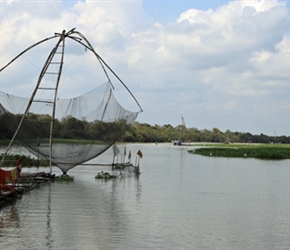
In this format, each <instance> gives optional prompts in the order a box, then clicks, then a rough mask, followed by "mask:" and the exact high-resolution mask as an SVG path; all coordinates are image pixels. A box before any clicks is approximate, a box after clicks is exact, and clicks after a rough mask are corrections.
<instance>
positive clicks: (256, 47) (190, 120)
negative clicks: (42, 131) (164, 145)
mask: <svg viewBox="0 0 290 250" xmlns="http://www.w3.org/2000/svg"><path fill="white" fill-rule="evenodd" d="M289 8H290V1H278V0H235V1H215V0H209V1H207V0H203V1H201V0H191V1H190V0H188V1H186V0H184V1H182V0H179V1H169V0H163V1H162V0H159V1H157V0H151V1H150V0H143V1H142V0H136V1H134V0H127V1H125V0H112V1H110V0H106V1H97V0H96V1H66V0H62V1H58V0H54V1H53V0H51V1H39V0H34V1H33V0H30V1H25V0H21V1H14V0H7V1H3V0H2V1H0V37H1V39H0V55H1V56H0V68H2V67H3V66H4V65H6V63H8V62H9V61H10V60H12V58H14V57H15V56H16V55H17V54H18V53H20V52H21V51H23V50H24V49H26V48H27V47H29V46H30V45H32V44H34V43H36V42H38V41H39V40H42V39H44V38H47V37H50V36H53V34H54V33H55V32H61V31H62V30H67V31H68V30H71V29H72V28H76V30H78V31H80V32H81V33H82V34H83V35H85V37H86V38H87V39H88V40H89V41H90V43H91V44H92V45H93V47H94V48H95V50H96V51H97V52H98V53H99V55H100V56H101V57H102V58H103V59H104V60H105V61H106V62H107V63H108V65H110V67H111V68H112V69H113V70H114V71H115V72H116V73H117V74H118V76H119V77H120V78H121V79H122V80H123V82H124V83H125V84H126V85H127V87H128V88H129V89H130V90H131V92H132V93H133V94H134V96H135V97H136V98H137V100H138V102H139V103H140V105H141V107H142V109H143V112H142V113H140V114H139V116H138V118H137V121H138V122H140V123H148V124H151V125H155V124H157V125H165V124H171V125H172V126H177V125H179V124H180V123H181V117H182V116H183V118H184V120H185V123H186V126H187V127H188V128H197V129H200V130H202V129H209V130H211V129H213V128H218V129H219V130H221V131H223V132H225V131H226V130H230V131H233V132H234V131H238V132H250V133H252V134H261V133H263V134H266V135H270V136H271V135H286V136H290V98H289V97H290V11H289ZM47 46H48V45H47ZM45 53H46V54H45ZM47 55H48V54H47V52H45V49H44V48H43V49H39V50H38V51H37V53H36V52H35V54H34V55H29V56H31V57H29V56H28V55H27V56H26V55H25V56H24V59H20V60H19V61H20V62H18V64H17V63H16V65H15V66H11V69H10V66H9V67H8V68H7V69H5V70H3V71H1V72H0V90H1V91H4V92H7V93H13V94H15V95H20V96H29V95H30V94H31V89H32V88H31V86H33V84H34V85H35V80H36V79H37V77H38V75H37V74H39V73H38V72H39V70H40V69H41V68H42V65H41V63H40V62H41V60H43V58H45V57H46V56H47ZM86 60H87V54H86V53H84V51H79V50H78V52H75V54H74V53H71V54H69V56H68V59H67V61H65V63H67V65H68V66H69V65H72V64H74V63H76V61H78V62H79V64H77V63H76V65H81V64H82V65H83V66H85V61H86ZM88 62H90V63H91V61H90V60H88ZM28 65H29V66H28ZM26 66H28V67H29V70H28V69H27V68H26ZM91 66H92V64H89V65H88V66H85V67H86V69H89V68H92V67H91ZM13 67H14V68H13ZM15 72H17V73H15ZM82 73H83V71H82V69H81V67H79V70H74V71H73V73H72V75H71V79H70V80H71V81H70V83H68V82H67V83H64V89H65V90H63V92H61V94H64V92H68V93H70V94H71V95H76V96H77V95H79V94H80V93H81V92H83V91H89V90H90V89H91V88H92V84H85V85H83V84H81V83H82V82H85V81H84V78H85V77H87V78H89V77H91V76H90V74H87V73H85V74H82ZM74 74H75V75H74ZM80 75H82V76H81V77H83V80H79V81H78V82H76V83H74V82H73V80H75V79H80ZM91 82H94V79H91ZM116 91H118V88H116ZM121 93H123V92H122V91H121ZM119 98H120V102H121V103H122V102H124V106H125V107H126V108H128V109H129V110H133V111H138V106H136V105H135V104H134V103H131V102H129V101H128V99H129V98H128V97H127V96H126V97H125V96H123V94H121V95H119Z"/></svg>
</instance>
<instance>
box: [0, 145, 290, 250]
mask: <svg viewBox="0 0 290 250" xmlns="http://www.w3.org/2000/svg"><path fill="white" fill-rule="evenodd" d="M139 149H140V150H141V151H142V152H143V159H142V161H141V175H140V176H139V178H136V177H135V176H134V175H124V176H123V177H122V178H121V177H119V178H117V179H114V180H109V181H103V180H97V179H95V175H96V174H97V173H98V172H99V171H101V170H110V169H109V168H108V167H94V166H80V167H77V168H75V169H72V170H70V171H69V172H68V174H70V175H72V176H74V178H75V180H74V182H72V183H58V182H54V183H51V184H50V185H44V186H41V187H40V188H38V189H35V190H32V191H30V192H28V193H25V194H24V195H23V196H22V198H21V199H17V200H16V201H15V202H14V203H12V204H10V205H8V206H5V207H3V208H1V209H0V249H5V250H10V249H13V250H15V249H21V250H22V249H24V250H26V249H37V250H39V249H69V250H74V249H75V250H80V249H84V250H90V249H101V250H104V249H231V250H232V249H242V250H244V249H269V250H273V249H290V235H289V232H290V161H288V160H284V161H261V160H254V159H227V158H214V157H202V156H198V155H192V154H188V153H187V149H188V148H186V147H179V146H172V145H169V144H157V145H153V144H127V154H128V151H129V150H131V152H132V155H133V161H134V159H135V154H136V152H137V151H138V150H139ZM94 162H99V163H100V162H103V163H111V162H112V152H111V151H110V150H109V151H107V152H106V153H105V154H104V155H103V156H101V157H99V158H97V159H96V160H94ZM53 170H54V172H55V173H56V174H60V173H61V172H60V171H59V170H58V169H53ZM24 171H48V169H38V170H37V169H29V170H26V169H24Z"/></svg>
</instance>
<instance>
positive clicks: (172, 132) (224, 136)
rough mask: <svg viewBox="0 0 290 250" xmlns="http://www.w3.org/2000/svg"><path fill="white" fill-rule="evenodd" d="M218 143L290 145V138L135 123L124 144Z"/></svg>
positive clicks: (182, 126) (215, 129)
mask: <svg viewBox="0 0 290 250" xmlns="http://www.w3.org/2000/svg"><path fill="white" fill-rule="evenodd" d="M173 140H181V141H183V142H217V143H290V136H285V135H283V136H268V135H265V134H263V133H261V134H259V135H255V134H254V135H253V134H251V133H249V132H246V133H244V132H237V131H235V132H233V131H230V130H226V131H225V132H222V131H220V130H219V129H218V128H213V129H211V130H209V129H200V130H199V129H197V128H186V127H185V126H184V125H178V126H177V127H173V126H172V125H170V124H166V125H162V126H160V125H154V126H152V125H149V124H146V123H139V122H135V123H134V124H133V126H131V127H130V128H129V130H128V131H126V133H125V136H124V138H123V141H124V142H171V141H173Z"/></svg>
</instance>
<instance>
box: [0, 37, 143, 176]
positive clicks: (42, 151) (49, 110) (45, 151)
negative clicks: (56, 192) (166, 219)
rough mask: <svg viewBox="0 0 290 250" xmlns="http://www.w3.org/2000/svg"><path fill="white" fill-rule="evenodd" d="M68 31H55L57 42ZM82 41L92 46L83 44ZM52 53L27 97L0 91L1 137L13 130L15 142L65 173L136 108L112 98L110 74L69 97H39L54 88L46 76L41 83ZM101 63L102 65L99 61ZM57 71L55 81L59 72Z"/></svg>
mask: <svg viewBox="0 0 290 250" xmlns="http://www.w3.org/2000/svg"><path fill="white" fill-rule="evenodd" d="M72 33H74V32H71V33H63V34H62V35H60V34H58V35H56V36H57V37H58V36H59V37H60V41H62V40H63V39H62V37H63V38H65V36H70V35H71V34H72ZM75 34H80V33H74V35H75ZM81 37H82V38H84V37H83V36H81ZM85 46H86V48H89V49H90V50H93V49H92V47H90V44H89V43H87V44H85ZM56 47H57V46H56ZM59 47H60V46H59ZM93 52H94V51H93ZM94 53H95V52H94ZM60 54H61V53H60ZM62 54H63V53H62ZM56 55H57V53H56V51H54V52H52V56H51V59H49V60H48V61H47V62H46V64H45V66H44V70H43V71H45V74H41V75H40V77H39V81H38V85H37V87H36V89H35V91H34V95H33V97H30V98H25V97H20V96H15V95H11V94H7V93H4V92H0V132H1V134H2V138H7V139H11V138H12V137H13V135H14V136H15V138H14V139H15V141H18V142H20V143H21V144H22V145H23V146H24V147H25V148H27V149H28V150H29V151H30V152H31V153H32V154H33V155H35V157H38V158H39V159H41V160H46V161H51V164H53V165H55V166H57V167H58V168H60V169H61V170H62V171H63V172H64V173H66V172H67V171H68V170H69V169H71V168H73V167H75V166H77V165H79V164H81V163H84V162H86V161H88V160H90V159H92V158H95V157H97V156H98V155H100V154H102V153H103V152H104V151H105V150H107V149H108V148H109V147H110V146H111V145H112V144H114V143H115V142H116V141H117V140H119V139H121V138H122V136H123V135H124V134H125V132H126V131H127V130H128V128H129V127H130V126H131V125H132V123H133V122H134V121H135V119H136V118H137V116H138V113H139V112H132V111H129V110H127V109H125V108H124V107H123V106H122V105H121V104H120V103H119V102H118V101H117V99H116V97H115V95H114V94H113V89H112V84H111V81H110V79H108V81H106V82H105V83H103V84H101V85H100V86H98V87H96V88H94V89H92V90H91V91H89V92H87V93H84V94H82V95H79V96H77V97H73V98H67V99H61V98H59V97H58V96H57V95H53V94H50V95H45V97H43V96H41V95H42V94H43V92H46V93H47V92H49V93H51V92H53V91H55V90H56V87H55V86H54V85H53V84H55V83H53V84H51V82H52V81H50V80H46V82H47V83H46V85H45V86H46V87H44V88H42V86H43V85H44V84H43V83H42V82H43V81H44V79H45V77H46V75H48V74H47V71H48V68H49V67H50V66H51V64H52V60H54V61H58V62H62V61H61V60H62V58H60V59H55V57H56ZM52 58H53V59H52ZM98 59H99V60H100V58H98ZM101 64H102V66H104V62H103V61H101ZM59 72H60V71H59ZM105 73H106V72H105ZM57 76H58V79H57V81H59V78H60V77H59V76H60V73H58V74H57ZM58 83H59V82H57V84H58ZM49 84H50V85H49ZM47 86H48V87H47ZM41 90H42V91H41ZM51 90H53V91H51ZM20 124H21V125H20Z"/></svg>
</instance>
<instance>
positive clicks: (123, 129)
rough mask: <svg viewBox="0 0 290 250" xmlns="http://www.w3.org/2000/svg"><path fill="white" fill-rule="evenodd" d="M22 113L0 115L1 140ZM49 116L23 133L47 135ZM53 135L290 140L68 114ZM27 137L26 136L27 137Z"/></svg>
mask: <svg viewBox="0 0 290 250" xmlns="http://www.w3.org/2000/svg"><path fill="white" fill-rule="evenodd" d="M19 120H20V116H15V115H11V114H4V115H1V116H0V135H1V139H11V138H12V136H13V131H15V129H16V128H17V124H18V122H19ZM50 122H51V117H50V116H49V115H36V114H29V115H28V117H27V120H26V121H25V122H24V127H23V128H22V133H21V135H20V136H23V137H27V139H29V138H47V137H48V136H49V131H50V129H49V128H50ZM54 131H55V133H54V137H55V138H63V139H80V140H86V139H88V140H92V139H93V140H100V141H116V140H118V141H123V142H153V143H155V142H172V141H173V140H181V141H183V142H217V143H290V137H289V136H268V135H265V134H262V133H261V134H260V135H253V134H251V133H249V132H246V133H244V132H233V131H230V130H227V131H225V132H222V131H220V130H219V129H218V128H213V129H211V130H209V129H197V128H186V127H185V126H184V125H178V126H177V127H173V126H172V125H170V124H165V125H156V124H155V125H150V124H147V123H139V122H135V123H134V124H133V125H132V126H129V125H127V124H126V121H125V120H121V121H117V122H110V123H105V122H101V121H94V122H88V121H86V120H79V119H76V118H74V117H66V118H64V119H62V120H60V121H59V120H55V122H54ZM24 139H25V138H24Z"/></svg>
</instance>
